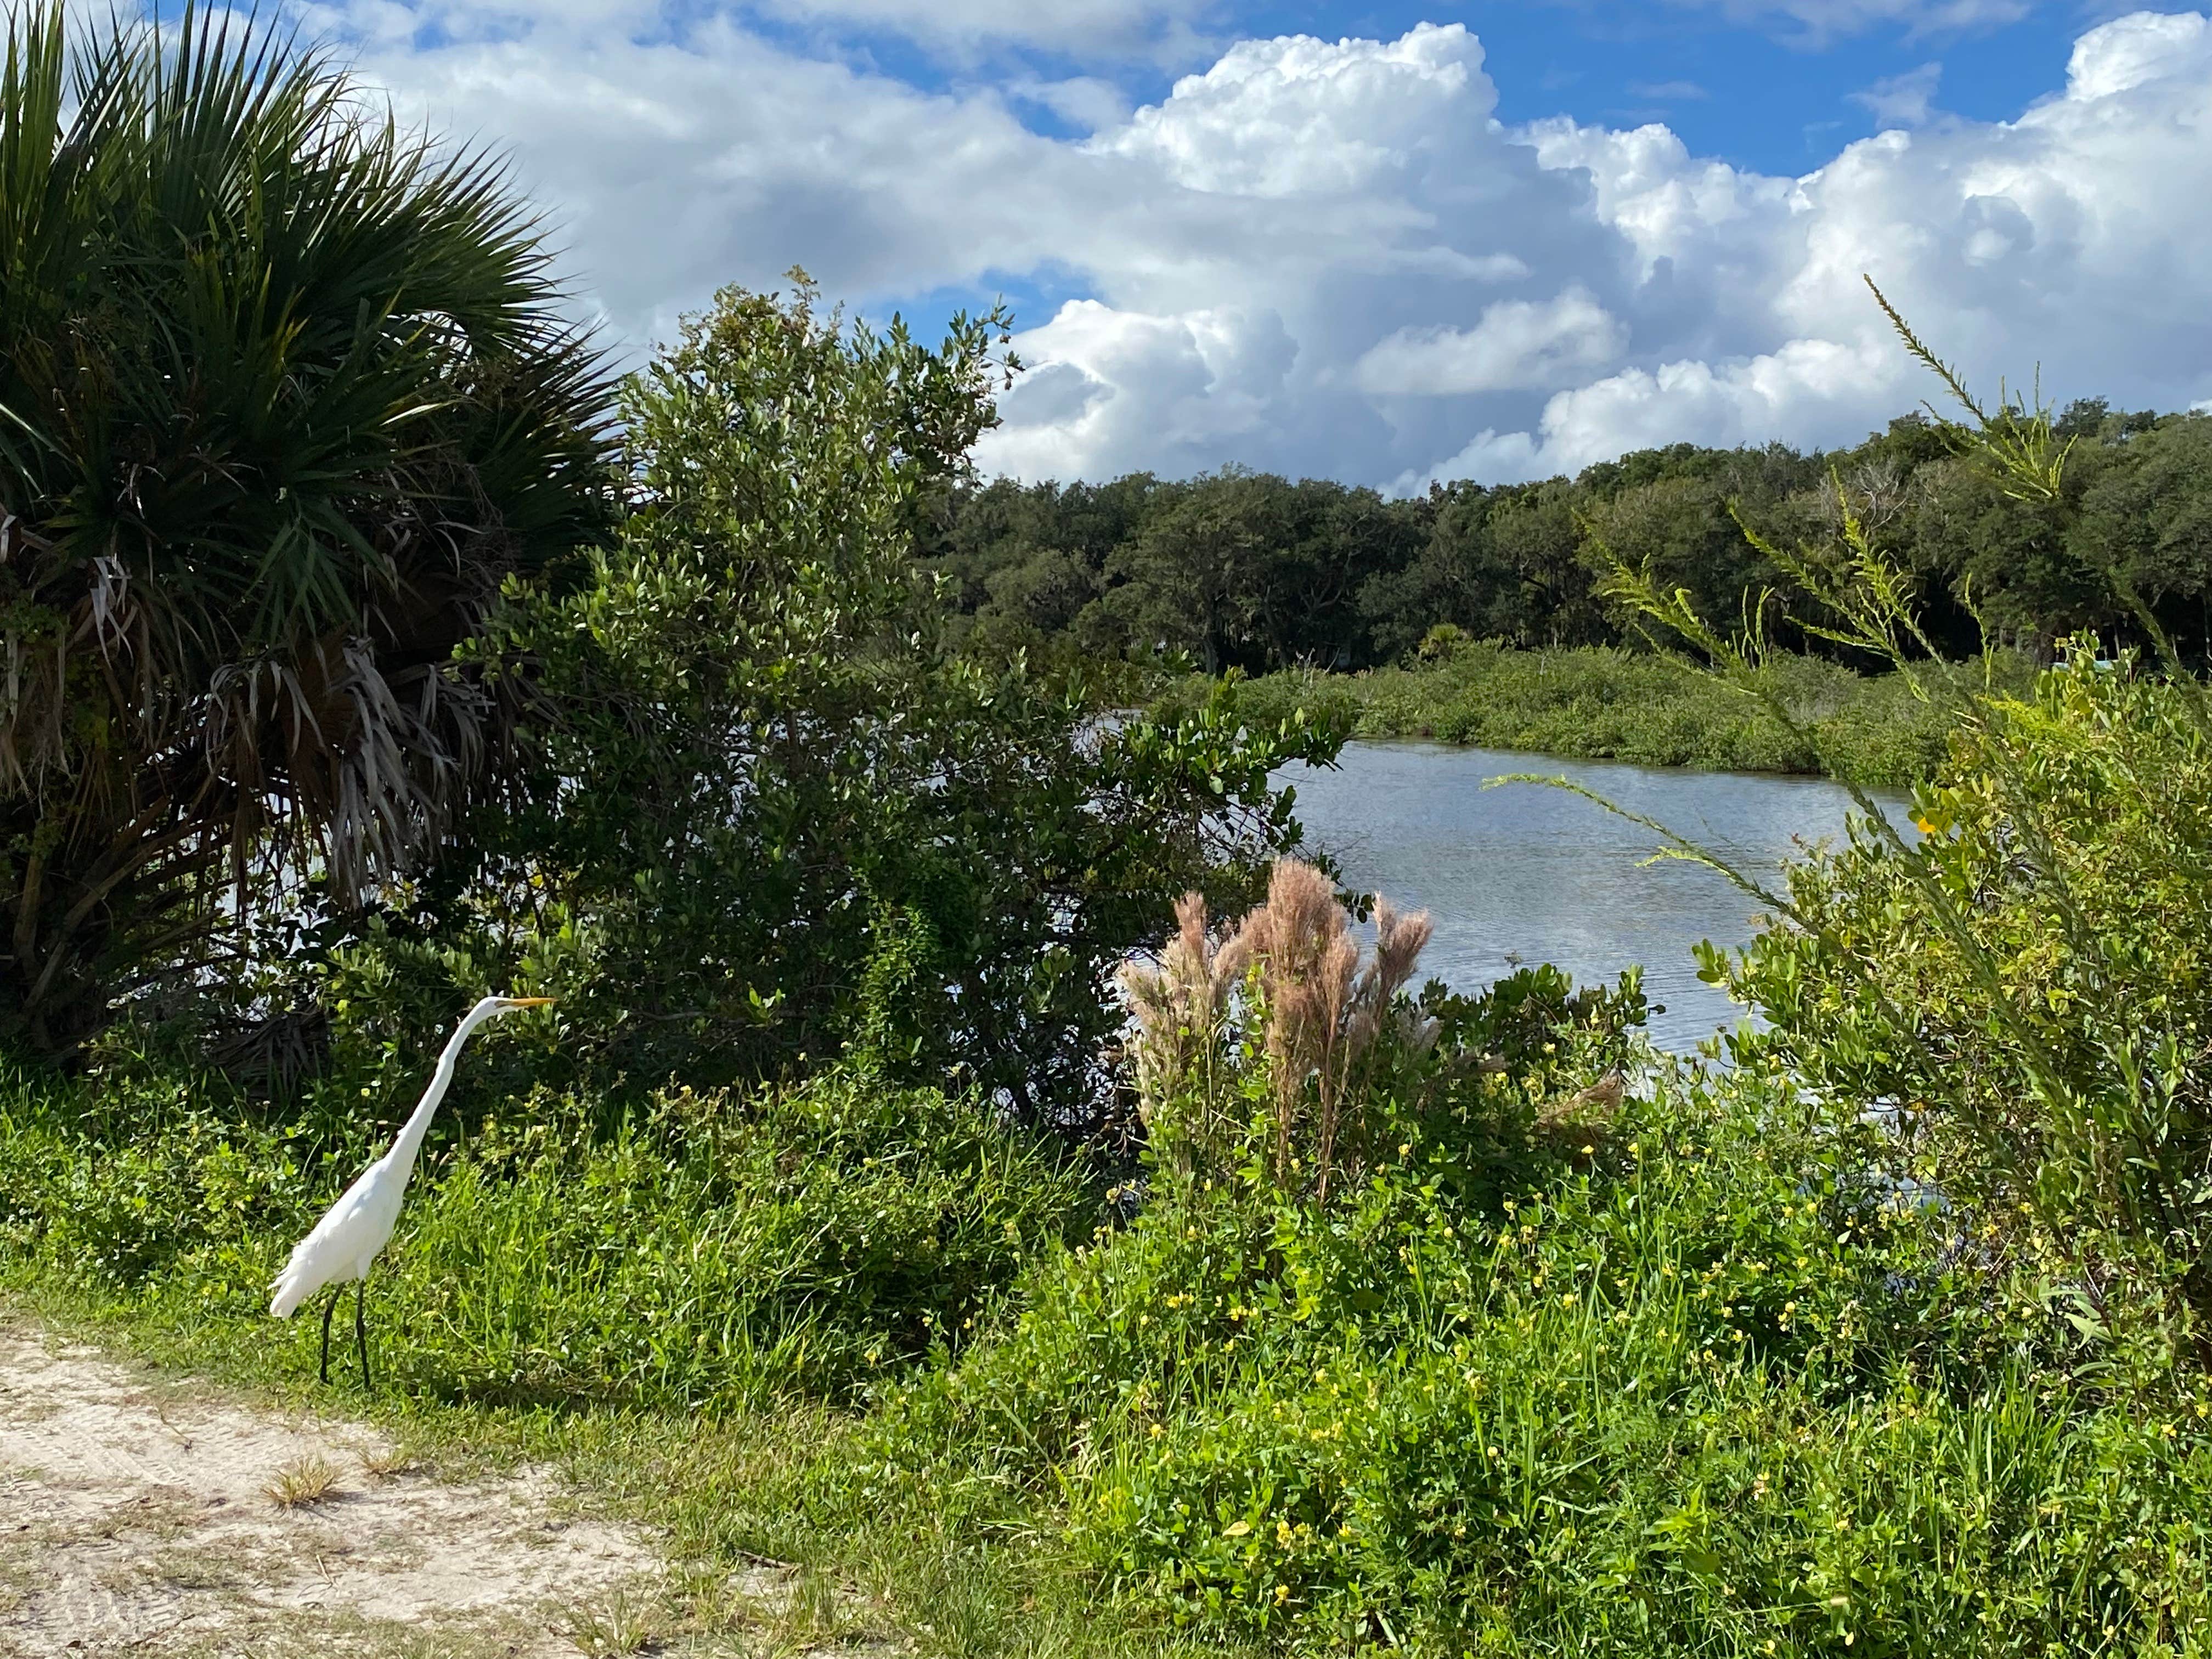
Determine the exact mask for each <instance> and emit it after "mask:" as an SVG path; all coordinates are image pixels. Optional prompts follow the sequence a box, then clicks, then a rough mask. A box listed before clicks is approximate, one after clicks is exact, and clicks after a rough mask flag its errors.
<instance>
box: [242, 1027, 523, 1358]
mask: <svg viewBox="0 0 2212 1659" xmlns="http://www.w3.org/2000/svg"><path fill="white" fill-rule="evenodd" d="M552 1000H553V999H552V998H551V997H486V998H485V999H484V1000H483V1001H482V1002H479V1003H478V1004H477V1006H475V1007H473V1008H471V1009H470V1010H469V1011H468V1012H467V1013H465V1014H464V1015H463V1016H462V1017H461V1023H460V1024H459V1025H458V1026H456V1027H455V1028H454V1030H453V1036H452V1037H451V1038H450V1039H449V1040H448V1041H447V1044H446V1051H445V1052H444V1053H443V1054H440V1055H439V1056H438V1069H437V1071H436V1072H435V1073H433V1074H432V1075H431V1078H430V1086H429V1087H428V1088H427V1089H425V1090H423V1091H422V1099H421V1100H420V1101H418V1102H416V1106H415V1109H414V1111H412V1112H411V1113H410V1114H409V1115H408V1118H407V1121H406V1122H405V1123H404V1124H403V1125H401V1126H400V1130H399V1137H398V1139H396V1140H394V1141H393V1142H392V1150H391V1151H390V1152H386V1153H385V1155H384V1156H383V1157H382V1158H379V1159H377V1160H376V1162H375V1163H374V1164H370V1165H369V1166H368V1168H367V1169H366V1170H362V1172H361V1178H360V1179H359V1180H357V1181H356V1182H354V1183H353V1185H352V1186H350V1187H349V1188H346V1189H345V1191H344V1192H343V1194H340V1196H339V1198H338V1201H337V1203H335V1204H333V1205H331V1207H330V1208H329V1209H328V1210H327V1211H325V1212H324V1214H323V1218H322V1219H321V1220H320V1221H318V1222H317V1223H316V1224H315V1226H314V1231H312V1232H310V1233H309V1234H308V1235H307V1237H305V1238H303V1239H301V1241H300V1242H299V1243H297V1244H295V1245H294V1246H293V1247H292V1259H291V1260H290V1261H288V1262H286V1263H285V1264H284V1271H283V1273H279V1274H277V1275H276V1284H275V1285H273V1286H271V1288H272V1289H273V1290H275V1291H276V1298H275V1300H273V1301H271V1302H270V1304H269V1311H270V1313H272V1314H275V1315H276V1317H277V1318H279V1319H289V1318H290V1317H291V1316H292V1314H293V1312H294V1310H295V1309H297V1308H298V1307H299V1306H300V1304H301V1303H303V1302H305V1301H306V1300H307V1298H308V1297H311V1296H313V1295H314V1293H315V1292H316V1291H319V1290H321V1289H322V1288H323V1286H325V1285H335V1286H336V1287H337V1288H336V1289H334V1290H332V1291H331V1299H330V1303H329V1305H328V1306H326V1307H325V1308H324V1310H323V1359H322V1366H321V1372H320V1374H321V1376H322V1380H323V1381H324V1382H325V1383H328V1382H329V1381H330V1380H331V1315H332V1314H333V1313H336V1312H337V1305H338V1298H339V1297H342V1296H343V1295H344V1294H345V1286H346V1283H347V1281H348V1280H351V1281H353V1283H354V1284H355V1285H356V1290H355V1291H354V1298H353V1337H354V1345H355V1346H356V1348H357V1349H358V1350H359V1351H360V1353H361V1381H362V1387H363V1388H366V1387H368V1328H367V1325H366V1322H364V1320H363V1317H362V1297H365V1296H367V1295H368V1269H369V1264H370V1263H371V1262H373V1261H375V1260H376V1257H377V1253H378V1252H379V1251H380V1250H381V1249H383V1248H384V1247H385V1245H386V1244H387V1243H390V1242H391V1239H392V1228H393V1227H394V1226H395V1225H398V1220H399V1201H400V1200H401V1199H403V1198H404V1197H405V1196H406V1194H407V1181H408V1177H409V1176H412V1175H413V1174H414V1173H415V1155H416V1153H417V1152H420V1151H422V1137H423V1135H424V1134H426V1133H428V1131H429V1127H430V1117H431V1115H432V1114H433V1113H435V1111H436V1110H437V1109H438V1103H439V1102H440V1101H441V1100H443V1099H444V1098H445V1097H446V1090H447V1087H448V1086H449V1085H451V1084H452V1083H453V1061H454V1060H455V1059H456V1058H458V1057H459V1054H460V1052H461V1045H462V1044H463V1043H465V1042H467V1041H468V1040H469V1037H470V1036H471V1033H473V1032H474V1031H475V1030H476V1029H477V1026H479V1025H481V1024H483V1023H484V1022H485V1021H486V1020H488V1019H491V1018H495V1017H496V1016H498V1015H500V1014H506V1013H512V1012H514V1011H515V1010H516V1009H518V1008H543V1007H544V1006H546V1005H548V1004H549V1003H550V1002H551V1001H552Z"/></svg>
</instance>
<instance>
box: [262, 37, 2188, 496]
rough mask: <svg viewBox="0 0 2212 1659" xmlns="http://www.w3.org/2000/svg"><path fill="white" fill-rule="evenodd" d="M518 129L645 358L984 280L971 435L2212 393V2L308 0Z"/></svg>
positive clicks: (878, 309)
mask: <svg viewBox="0 0 2212 1659" xmlns="http://www.w3.org/2000/svg"><path fill="white" fill-rule="evenodd" d="M295 10H296V12H297V14H298V15H299V16H300V17H301V20H302V21H304V22H305V24H306V26H307V29H308V30H309V31H310V32H311V33H315V34H319V35H321V36H324V37H325V38H327V39H329V40H331V41H332V42H333V43H334V44H336V45H337V46H338V47H339V49H340V50H341V52H343V55H345V56H346V57H347V58H349V59H350V60H351V62H352V63H353V64H354V65H355V67H356V70H357V72H358V73H359V74H360V76H362V79H363V80H364V82H367V83H368V85H370V86H372V87H374V88H380V89H382V90H383V91H384V92H386V94H388V95H389V96H390V98H391V99H392V101H393V103H394V104H395V105H396V106H398V109H399V110H400V112H401V113H402V114H403V116H404V118H408V119H410V120H414V121H422V122H425V123H428V125H430V126H432V127H433V128H435V129H436V130H438V131H441V132H444V133H447V134H450V135H453V136H454V137H458V138H462V139H467V140H471V141H475V142H478V143H485V144H489V145H490V146H493V147H495V148H496V149H501V150H502V151H504V152H506V153H507V155H510V156H511V157H512V160H513V167H514V176H515V178H516V179H517V181H518V183H519V184H520V185H521V186H522V187H523V188H524V189H525V190H526V191H528V192H529V193H530V194H531V195H532V197H533V198H534V199H536V200H537V201H538V202H539V203H541V204H543V205H544V210H545V212H546V215H547V217H548V221H549V222H550V225H551V226H552V228H553V235H554V238H555V240H556V242H557V243H558V245H559V246H560V247H561V248H562V270H564V272H565V273H566V275H567V276H568V280H569V282H570V284H571V286H572V289H573V291H574V296H575V301H574V302H575V304H576V305H577V307H579V309H580V311H581V312H583V313H585V314H586V315H588V316H589V317H590V318H591V319H592V320H593V322H594V324H595V325H596V326H597V328H598V329H599V334H600V337H601V338H602V340H603V341H604V342H605V344H606V345H607V347H608V349H610V350H611V351H613V352H615V353H617V355H618V356H621V357H622V358H623V360H624V361H626V362H635V361H638V360H639V359H640V358H641V356H643V355H644V354H646V353H647V352H648V351H649V350H650V349H652V347H653V343H655V342H656V341H659V340H663V339H665V338H666V337H668V336H669V335H670V334H671V332H672V331H673V329H674V327H675V325H676V322H677V319H678V318H679V317H680V316H681V315H683V314H684V313H687V312H690V311H696V310H697V309H698V308H700V307H702V306H703V305H704V304H705V303H706V302H707V301H708V299H709V297H710V296H711V295H712V294H713V292H714V289H716V287H718V286H719V285H720V284H722V283H731V282H736V283H744V284H745V285H747V286H750V287H753V288H773V287H775V286H776V285H777V283H778V282H779V281H780V279H781V275H782V273H783V272H785V271H786V270H788V269H789V268H790V267H791V266H793V265H794V264H799V265H804V266H805V268H806V269H807V270H808V271H810V272H811V274H812V276H814V277H815V279H816V280H817V282H819V283H821V285H822V287H823V289H824V290H825V292H826V293H827V295H829V296H830V297H831V298H834V299H836V300H839V301H844V302H846V303H847V304H848V305H849V306H850V307H852V308H853V309H854V311H855V312H856V313H859V314H860V315H863V316H866V317H869V318H871V319H887V318H888V317H889V316H890V314H891V313H893V312H899V313H903V314H904V315H905V316H906V317H907V318H908V319H909V320H910V321H911V322H913V323H914V324H915V325H916V326H917V327H921V328H924V329H935V328H938V327H940V326H941V325H942V323H943V321H944V319H945V318H946V317H947V316H948V315H949V314H950V313H951V312H952V311H953V310H955V309H957V308H962V307H968V308H971V309H981V308H982V307H987V306H988V305H990V304H991V303H992V302H993V301H994V300H996V299H999V298H1004V299H1005V300H1006V301H1008V302H1009V303H1010V304H1011V305H1012V307H1013V308H1014V310H1015V313H1016V318H1017V328H1018V337H1017V340H1016V343H1015V344H1016V349H1017V350H1018V354H1019V356H1021V358H1022V360H1023V361H1024V363H1025V364H1027V365H1028V366H1029V367H1028V368H1027V370H1026V372H1025V373H1024V374H1023V375H1022V376H1021V377H1020V379H1019V380H1018V383H1017V384H1016V386H1014V388H1013V389H1012V391H1011V392H1008V393H1006V395H1005V396H1004V397H1003V398H1001V400H1000V413H1001V415H1002V416H1003V417H1004V418H1003V424H1002V425H1001V426H1000V428H998V429H997V430H995V431H994V432H992V433H990V434H989V435H987V436H986V438H985V440H984V441H983V443H982V445H981V448H980V450H979V453H978V460H979V462H980V464H981V466H982V467H983V469H984V470H985V471H987V472H992V473H1000V472H1002V473H1006V474H1011V475H1013V476H1017V477H1024V478H1030V479H1037V478H1059V479H1062V480H1072V479H1075V478H1092V479H1097V478H1104V477H1113V476H1116V475H1119V474H1121V473H1124V472H1127V471H1139V470H1143V471H1153V472H1157V473H1159V474H1161V475H1163V476H1168V477H1187V476H1190V475H1192V474H1194V473H1197V472H1200V471H1211V470H1212V469H1215V468H1218V467H1221V466H1225V465H1246V466H1251V467H1255V468H1260V469H1263V470H1267V471H1281V472H1285V473H1288V474H1291V475H1292V476H1310V477H1333V478H1338V479H1341V480H1344V481H1346V482H1349V483H1362V484H1371V485H1374V486H1376V487H1377V488H1381V489H1387V490H1393V491H1401V492H1403V491H1413V490H1419V489H1423V488H1425V486H1426V485H1427V484H1428V483H1431V482H1432V481H1436V480H1441V479H1451V478H1473V479H1475V480H1477V481H1479V482H1484V483H1504V482H1510V481H1514V480H1517V479H1522V478H1527V477H1543V476H1548V475H1550V474H1552V473H1555V472H1573V471H1577V470H1578V469H1580V468H1581V467H1583V466H1586V465H1589V464H1591V463H1592V462H1595V461H1598V460H1602V459H1609V458H1611V457H1613V456H1614V455H1618V454H1620V453H1623V452H1625V451H1627V450H1630V449H1635V448H1640V447H1648V446H1652V445H1657V444H1665V443H1673V442H1677V441H1691V442H1696V443H1704V444H1723V445H1725V444H1735V443H1764V442H1766V441H1770V440H1780V441H1784V442H1788V443H1790V444H1793V445H1796V446H1799V447H1816V446H1826V445H1834V444H1843V443H1850V442H1853V441H1857V439H1858V438H1860V437H1862V436H1863V435H1865V434H1866V433H1867V432H1868V431H1870V430H1874V429H1876V428H1880V427H1881V425H1883V424H1884V423H1885V422H1887V420H1888V419H1889V418H1890V417H1891V416H1894V415H1897V414H1899V413H1901V412H1903V411H1905V410H1909V409H1911V408H1912V407H1913V406H1914V405H1915V404H1917V403H1918V402H1919V401H1920V400H1921V399H1922V398H1923V397H1927V396H1929V395H1930V394H1931V393H1933V392H1936V390H1937V388H1936V387H1935V386H1933V385H1932V384H1931V383H1929V380H1928V377H1927V376H1926V375H1925V374H1924V373H1923V371H1921V370H1919V369H1918V368H1917V367H1916V366H1915V365H1914V364H1912V363H1911V361H1910V360H1909V358H1908V357H1907V356H1905V353H1904V352H1903V350H1902V349H1900V348H1899V345H1898V343H1897V342H1896V340H1895V338H1894V337H1893V335H1892V334H1891V333H1890V331H1889V330H1888V325H1887V323H1886V322H1885V320H1884V319H1883V318H1882V317H1881V313H1880V312H1879V311H1878V309H1877V308H1876V307H1875V303H1874V301H1873V299H1872V297H1871V295H1869V294H1868V292H1867V290H1866V289H1865V287H1864V286H1863V283H1862V276H1863V275H1871V276H1873V277H1874V278H1875V281H1876V282H1878V283H1880V284H1881V287H1882V289H1884V291H1885V292H1886V293H1887V295H1889V296H1890V297H1891V299H1893V301H1896V302H1897V304H1898V305H1899V307H1900V308H1901V309H1902V310H1903V311H1904V313H1905V315H1906V316H1908V317H1909V318H1910V319H1911V320H1912V322H1913V323H1914V325H1916V326H1917V328H1918V329H1919V330H1920V331H1921V332H1922V333H1923V336H1925V337H1927V338H1928V339H1929V342H1930V343H1932V344H1933V345H1934V346H1935V347H1936V349H1938V350H1939V351H1940V352H1942V354H1943V355H1944V356H1946V357H1947V358H1950V359H1953V360H1955V361H1956V362H1958V363H1959V364H1960V367H1961V368H1963V369H1964V370H1965V371H1966V374H1968V375H1969V377H1970V378H1971V379H1972V380H1973V381H1975V382H1976V383H1977V384H1978V385H1979V386H1982V387H1984V388H1986V389H1987V390H1988V391H1990V392H1995V390H1996V386H1997V383H1998V380H1999V378H2000V377H2001V376H2002V377H2006V378H2007V379H2008V381H2009V383H2011V384H2014V385H2021V384H2026V383H2030V382H2032V381H2033V379H2034V377H2035V376H2037V375H2038V374H2040V377H2041V380H2040V383H2041V386H2042V388H2043V391H2044V393H2045V396H2047V397H2050V398H2055V399H2057V400H2058V401H2062V402H2063V401H2064V400H2065V399H2068V398H2074V397H2079V396H2091V395H2094V396H2102V397H2106V398H2111V399H2112V402H2113V403H2114V404H2118V405H2122V406H2126V407H2130V408H2136V407H2154V408H2160V409H2174V408H2183V407H2187V406H2189V405H2191V404H2196V403H2199V402H2203V401H2206V400H2212V306H2208V305H2207V304H2206V303H2205V300H2206V288H2205V273H2206V272H2207V271H2212V211H2208V210H2206V208H2205V204H2207V203H2212V24H2208V21H2207V19H2206V17H2205V16H2204V15H2202V14H2200V13H2197V12H2194V11H2185V10H2172V11H2164V12H2159V11H2134V12H2130V11H2127V10H2124V9H2118V8H2114V7H2112V6H2100V5H2097V4H2087V5H2085V4H2082V3H2079V0H1516V3H1510V4H1507V3H1495V4H1465V3H1462V4H1443V3H1429V4H1421V3H1414V0H1274V3H1246V0H674V3H664V0H314V3H310V4H306V5H301V6H297V7H295Z"/></svg>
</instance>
